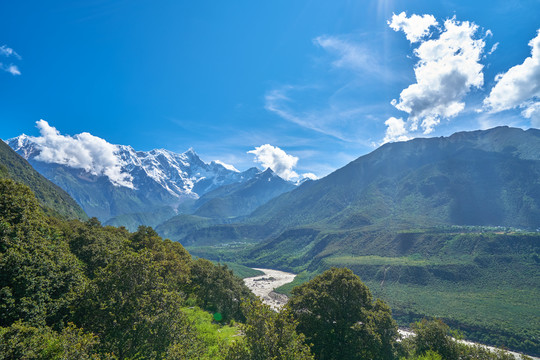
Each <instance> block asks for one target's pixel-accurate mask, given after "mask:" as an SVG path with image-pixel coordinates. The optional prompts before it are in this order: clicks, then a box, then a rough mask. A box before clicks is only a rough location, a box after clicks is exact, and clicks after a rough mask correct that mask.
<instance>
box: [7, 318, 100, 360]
mask: <svg viewBox="0 0 540 360" xmlns="http://www.w3.org/2000/svg"><path fill="white" fill-rule="evenodd" d="M97 343H98V339H97V337H96V336H94V335H93V334H87V333H84V332H83V331H82V330H81V329H79V328H77V327H76V326H75V325H73V324H68V326H67V327H66V328H64V329H63V330H62V332H60V333H57V332H55V331H53V330H52V329H51V328H49V327H35V326H31V325H28V324H25V323H23V322H15V323H13V324H12V325H11V326H9V327H5V328H0V360H4V359H5V360H8V359H43V360H45V359H51V360H52V359H62V360H89V359H96V360H97V359H99V357H98V355H97V354H96V353H95V349H94V348H95V346H96V344H97Z"/></svg>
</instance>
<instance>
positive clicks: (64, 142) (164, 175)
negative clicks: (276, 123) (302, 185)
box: [7, 134, 259, 198]
mask: <svg viewBox="0 0 540 360" xmlns="http://www.w3.org/2000/svg"><path fill="white" fill-rule="evenodd" d="M98 139H99V140H98ZM7 144H8V145H9V146H10V147H11V148H13V149H14V150H15V151H16V152H17V153H19V155H21V156H23V157H24V158H25V159H27V160H29V161H34V162H41V163H52V164H60V165H64V166H66V167H67V168H74V169H82V170H83V171H85V172H87V173H89V174H91V175H94V176H97V177H106V178H108V180H109V181H110V182H111V183H112V184H113V185H115V186H120V187H127V188H132V189H135V190H142V191H144V190H145V188H147V187H148V183H149V182H153V183H157V184H159V186H160V187H161V188H163V189H165V190H166V191H167V192H168V193H169V194H171V195H173V196H175V197H178V198H185V197H188V198H198V197H199V196H200V195H202V194H204V193H206V192H208V191H211V190H213V189H215V188H217V187H219V186H223V185H227V184H231V183H236V182H243V181H247V180H249V179H251V178H252V177H253V176H255V175H256V174H257V173H258V172H259V171H258V170H257V169H255V168H253V169H249V170H247V171H244V172H239V171H238V170H236V169H235V168H234V167H232V166H230V165H227V164H224V163H222V162H220V161H212V162H210V163H205V162H204V161H202V160H201V158H200V157H199V156H198V155H197V153H196V152H195V150H193V148H190V149H188V150H187V151H186V152H184V153H181V154H179V153H175V152H172V151H169V150H165V149H154V150H151V151H136V150H135V149H133V148H132V147H131V146H127V145H113V144H109V143H107V142H106V141H105V140H103V139H100V138H96V137H93V136H92V135H90V134H87V136H86V137H85V136H84V134H79V135H76V136H75V137H69V136H63V135H59V134H57V136H56V137H55V138H52V139H49V138H44V137H31V136H27V135H24V134H23V135H20V136H18V137H16V138H13V139H10V140H8V141H7ZM254 170H255V171H254Z"/></svg>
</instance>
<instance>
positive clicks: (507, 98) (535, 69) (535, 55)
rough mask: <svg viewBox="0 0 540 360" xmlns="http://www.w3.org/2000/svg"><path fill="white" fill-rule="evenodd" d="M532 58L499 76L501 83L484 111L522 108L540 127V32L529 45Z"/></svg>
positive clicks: (487, 102) (497, 77) (498, 79)
mask: <svg viewBox="0 0 540 360" xmlns="http://www.w3.org/2000/svg"><path fill="white" fill-rule="evenodd" d="M529 46H530V47H531V56H529V57H528V58H526V59H525V60H524V61H523V63H522V64H519V65H516V66H514V67H512V68H510V69H509V70H508V71H507V72H506V73H504V74H499V75H497V76H496V77H495V81H496V82H497V83H496V84H495V86H494V87H493V89H491V92H490V94H489V96H488V97H487V98H485V99H484V109H486V110H487V111H488V112H490V113H495V112H499V111H503V110H508V109H513V108H522V109H524V110H523V111H522V113H521V114H522V115H523V116H524V117H526V118H529V119H531V125H533V126H539V125H540V124H539V123H540V119H539V117H540V114H539V112H540V29H539V30H538V32H537V35H536V37H535V38H533V39H532V40H531V41H530V42H529Z"/></svg>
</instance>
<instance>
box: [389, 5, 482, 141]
mask: <svg viewBox="0 0 540 360" xmlns="http://www.w3.org/2000/svg"><path fill="white" fill-rule="evenodd" d="M400 15H401V14H400ZM413 17H414V15H413V16H412V17H411V18H413ZM477 30H478V26H477V25H475V24H474V23H470V22H468V21H463V22H459V21H456V20H455V19H454V18H453V19H448V20H446V21H445V22H444V29H441V30H438V31H439V32H440V36H439V38H437V39H430V40H425V41H421V43H420V45H419V46H418V47H417V48H416V49H415V50H414V54H415V56H416V57H417V58H418V62H417V64H416V65H415V67H414V73H415V77H416V83H415V84H411V85H410V86H409V87H407V88H406V89H404V90H403V91H401V94H400V98H399V101H398V100H395V99H394V100H393V101H392V105H394V106H395V107H396V108H397V109H398V110H401V111H404V112H406V113H408V114H409V118H408V120H407V126H408V128H409V129H410V130H412V131H416V130H417V129H418V126H421V127H422V129H423V132H424V134H429V133H431V132H432V131H433V129H434V127H435V126H437V125H438V124H439V123H440V121H441V119H449V118H452V117H455V116H456V115H458V114H459V113H460V112H461V111H462V110H463V109H464V108H465V103H464V102H463V99H464V98H465V96H466V95H467V94H468V93H469V91H470V90H471V88H480V87H481V86H482V85H483V84H484V75H483V73H482V70H483V67H484V66H483V65H482V64H480V63H479V61H480V59H481V55H482V52H483V51H484V47H485V42H484V40H483V39H475V35H476V32H477ZM404 31H405V30H404ZM411 31H412V30H411ZM415 34H418V32H416V33H415ZM406 35H407V33H406ZM414 39H416V38H414V37H413V40H414ZM411 41H412V40H411Z"/></svg>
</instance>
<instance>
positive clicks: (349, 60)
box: [313, 35, 382, 73]
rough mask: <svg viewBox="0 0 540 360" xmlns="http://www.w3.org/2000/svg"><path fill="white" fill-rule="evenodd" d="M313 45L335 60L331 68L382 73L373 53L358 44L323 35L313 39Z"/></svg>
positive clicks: (340, 37) (344, 38)
mask: <svg viewBox="0 0 540 360" xmlns="http://www.w3.org/2000/svg"><path fill="white" fill-rule="evenodd" d="M313 43H314V44H316V45H318V46H320V47H321V48H323V49H324V50H326V51H327V52H328V53H329V54H331V55H333V56H334V57H335V58H336V59H335V60H334V61H333V62H332V66H334V67H336V68H345V69H351V70H354V71H363V72H369V73H373V72H374V71H375V72H377V73H379V72H382V70H381V68H380V65H379V62H378V61H377V58H376V57H375V56H374V55H373V51H372V50H371V49H369V48H368V47H367V46H365V45H363V44H361V43H359V42H355V41H351V40H350V39H347V38H346V37H344V36H328V35H323V36H318V37H316V38H315V39H313Z"/></svg>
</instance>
